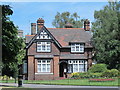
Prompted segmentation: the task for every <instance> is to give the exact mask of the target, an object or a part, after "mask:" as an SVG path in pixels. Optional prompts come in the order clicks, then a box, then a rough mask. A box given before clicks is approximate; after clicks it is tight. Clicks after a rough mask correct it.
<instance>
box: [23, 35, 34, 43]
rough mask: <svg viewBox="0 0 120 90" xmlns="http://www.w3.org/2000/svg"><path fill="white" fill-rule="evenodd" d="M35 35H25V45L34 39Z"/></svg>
mask: <svg viewBox="0 0 120 90" xmlns="http://www.w3.org/2000/svg"><path fill="white" fill-rule="evenodd" d="M34 36H35V35H26V36H25V39H26V41H25V42H26V43H29V42H30V40H31V39H32V38H33V37H34Z"/></svg>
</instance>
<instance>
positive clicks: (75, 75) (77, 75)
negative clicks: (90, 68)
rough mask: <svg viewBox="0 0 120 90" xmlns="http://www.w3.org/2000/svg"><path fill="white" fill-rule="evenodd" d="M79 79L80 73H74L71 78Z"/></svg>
mask: <svg viewBox="0 0 120 90" xmlns="http://www.w3.org/2000/svg"><path fill="white" fill-rule="evenodd" d="M78 77H79V73H78V72H74V73H72V77H71V78H78Z"/></svg>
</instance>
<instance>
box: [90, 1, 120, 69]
mask: <svg viewBox="0 0 120 90" xmlns="http://www.w3.org/2000/svg"><path fill="white" fill-rule="evenodd" d="M94 18H95V22H93V23H92V25H93V26H92V29H93V30H94V32H93V39H92V40H93V45H94V47H95V51H96V54H95V56H94V58H95V59H96V60H97V62H98V63H105V64H107V67H108V68H109V69H112V68H116V69H119V70H120V62H119V60H120V56H119V55H120V3H118V2H117V1H116V2H109V4H108V5H106V6H105V7H104V9H103V10H100V11H95V12H94Z"/></svg>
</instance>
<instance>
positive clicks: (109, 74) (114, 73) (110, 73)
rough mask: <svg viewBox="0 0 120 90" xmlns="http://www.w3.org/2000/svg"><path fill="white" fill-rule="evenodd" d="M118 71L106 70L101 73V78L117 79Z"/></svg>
mask: <svg viewBox="0 0 120 90" xmlns="http://www.w3.org/2000/svg"><path fill="white" fill-rule="evenodd" d="M118 73H119V71H118V70H117V69H111V70H106V71H105V72H103V73H102V76H103V77H117V76H118Z"/></svg>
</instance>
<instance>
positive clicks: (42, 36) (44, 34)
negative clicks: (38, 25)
mask: <svg viewBox="0 0 120 90" xmlns="http://www.w3.org/2000/svg"><path fill="white" fill-rule="evenodd" d="M36 39H51V37H50V34H48V32H46V30H44V29H43V30H41V32H40V33H39V35H38V36H37V38H36Z"/></svg>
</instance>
